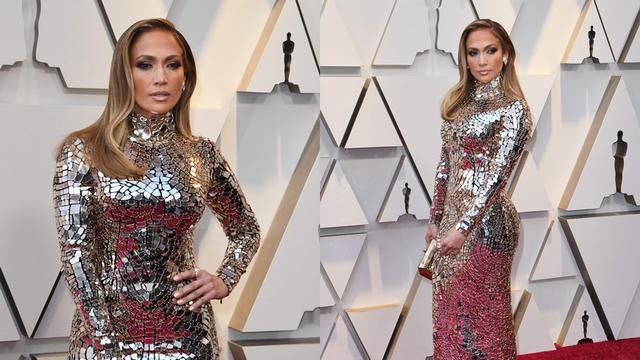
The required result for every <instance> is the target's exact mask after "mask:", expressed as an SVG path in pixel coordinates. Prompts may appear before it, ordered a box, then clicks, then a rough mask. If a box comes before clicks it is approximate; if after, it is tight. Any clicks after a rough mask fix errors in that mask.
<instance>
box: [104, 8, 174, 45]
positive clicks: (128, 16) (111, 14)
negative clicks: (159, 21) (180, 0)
mask: <svg viewBox="0 0 640 360" xmlns="http://www.w3.org/2000/svg"><path fill="white" fill-rule="evenodd" d="M100 1H102V5H103V6H104V10H105V12H106V13H107V16H108V18H109V19H108V20H109V23H110V24H111V29H113V34H114V35H115V37H116V40H117V39H118V38H120V35H122V33H123V32H124V31H125V30H127V28H128V27H129V26H131V24H133V23H134V22H136V21H138V20H143V19H149V18H166V17H167V14H168V13H169V9H171V4H173V0H137V1H128V0H100Z"/></svg>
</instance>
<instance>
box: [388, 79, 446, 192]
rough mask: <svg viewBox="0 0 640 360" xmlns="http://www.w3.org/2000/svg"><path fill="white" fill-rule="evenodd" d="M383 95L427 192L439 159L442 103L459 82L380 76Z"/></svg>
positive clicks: (430, 186)
mask: <svg viewBox="0 0 640 360" xmlns="http://www.w3.org/2000/svg"><path fill="white" fill-rule="evenodd" d="M378 81H379V83H380V86H381V87H382V92H383V93H384V96H385V98H386V99H387V101H388V102H389V106H390V107H391V112H392V113H393V116H394V118H395V119H396V122H397V124H398V127H399V128H400V132H401V133H402V136H403V137H404V140H405V142H406V144H407V147H408V150H409V152H410V153H411V156H412V157H413V160H414V161H415V163H416V166H417V167H418V171H419V173H420V177H421V178H422V181H423V182H424V183H425V186H427V189H428V190H432V189H433V179H434V178H435V173H436V164H437V163H438V161H439V159H440V148H441V144H442V140H441V139H440V126H441V124H442V118H441V117H440V102H441V101H442V98H443V97H444V94H445V93H446V92H447V90H449V88H450V87H451V86H453V85H454V84H455V82H456V78H454V77H453V76H447V77H435V76H412V77H409V76H393V77H392V76H384V77H378Z"/></svg>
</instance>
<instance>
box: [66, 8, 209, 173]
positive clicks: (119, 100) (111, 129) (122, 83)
mask: <svg viewBox="0 0 640 360" xmlns="http://www.w3.org/2000/svg"><path fill="white" fill-rule="evenodd" d="M154 30H161V31H166V32H167V33H169V34H171V35H173V37H174V38H175V39H176V40H177V42H178V44H179V45H180V48H181V49H182V60H183V66H184V75H185V87H184V91H183V92H182V95H181V97H180V99H179V100H178V103H177V104H176V106H175V107H174V108H173V110H172V112H173V116H174V119H175V122H176V129H177V131H178V133H180V134H181V135H183V136H185V137H187V138H192V137H193V135H192V133H191V125H190V120H189V102H190V100H191V95H192V94H193V91H194V89H195V86H196V79H197V77H196V66H195V60H194V58H193V53H192V52H191V48H190V47H189V44H188V43H187V41H186V39H185V38H184V36H182V34H181V33H180V32H179V31H178V30H177V29H176V28H175V26H174V25H173V24H172V23H171V22H170V21H168V20H165V19H147V20H141V21H138V22H136V23H134V24H133V25H131V26H130V27H129V28H128V29H127V30H126V31H125V32H124V33H123V34H122V36H120V39H118V42H117V43H116V46H115V49H114V51H113V57H112V59H111V71H110V74H109V89H108V91H107V104H106V105H105V108H104V110H103V112H102V114H101V115H100V117H98V119H97V120H96V121H95V122H94V123H93V124H91V125H89V126H88V127H86V128H84V129H81V130H78V131H75V132H73V133H71V134H69V135H68V136H67V137H66V138H65V139H64V141H63V142H62V145H61V146H60V148H59V149H58V150H59V151H60V150H61V149H62V147H63V146H64V145H65V144H67V143H69V142H71V141H74V140H75V139H78V138H79V139H81V140H82V141H83V142H84V143H85V144H86V148H87V149H88V153H89V155H90V159H91V163H92V165H93V166H94V167H95V168H96V169H98V170H99V171H101V172H102V173H104V174H105V175H107V176H110V177H114V178H135V177H140V176H142V175H144V174H145V172H146V169H144V168H139V167H137V166H136V165H135V164H133V163H132V162H130V161H129V159H127V157H126V156H125V154H124V152H123V151H122V150H123V146H124V143H125V140H126V136H127V134H128V132H129V127H130V124H129V121H128V116H129V114H130V113H131V112H132V111H133V108H134V105H135V91H134V85H133V76H132V72H131V48H132V46H133V44H134V43H135V42H136V40H137V39H138V38H139V37H140V35H142V34H144V33H146V32H149V31H154Z"/></svg>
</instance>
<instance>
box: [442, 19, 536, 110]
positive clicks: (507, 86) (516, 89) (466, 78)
mask: <svg viewBox="0 0 640 360" xmlns="http://www.w3.org/2000/svg"><path fill="white" fill-rule="evenodd" d="M480 29H486V30H489V31H490V32H491V33H492V34H493V35H494V36H495V37H496V38H498V40H499V41H500V47H501V48H502V52H503V53H504V54H506V55H507V63H506V64H505V65H504V66H503V67H502V87H503V92H504V94H505V96H507V97H509V98H513V99H524V95H523V93H522V88H520V82H519V81H518V75H517V74H516V68H515V65H514V64H515V61H516V50H515V48H514V46H513V42H511V38H510V37H509V34H508V33H507V32H506V30H505V29H504V28H503V27H502V25H500V24H499V23H497V22H495V21H493V20H490V19H479V20H475V21H473V22H472V23H470V24H469V25H467V27H466V28H465V29H464V31H462V35H461V36H460V44H459V45H458V73H459V74H460V80H459V81H458V83H457V84H455V85H454V86H453V87H452V88H451V89H450V90H449V92H447V95H446V96H445V97H444V100H443V101H442V105H441V107H440V111H441V115H442V118H443V119H445V120H448V121H452V120H454V119H455V118H456V115H457V112H458V110H460V107H461V106H462V104H463V103H464V102H465V98H466V97H467V96H468V95H469V94H470V93H471V90H472V89H473V75H471V71H470V70H469V69H468V68H467V38H468V37H469V34H471V33H472V32H474V31H476V30H480Z"/></svg>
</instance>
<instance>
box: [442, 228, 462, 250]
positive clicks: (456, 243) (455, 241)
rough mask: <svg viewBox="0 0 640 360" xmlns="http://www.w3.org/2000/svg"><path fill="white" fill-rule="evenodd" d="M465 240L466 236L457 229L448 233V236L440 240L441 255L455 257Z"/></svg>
mask: <svg viewBox="0 0 640 360" xmlns="http://www.w3.org/2000/svg"><path fill="white" fill-rule="evenodd" d="M464 240H465V236H464V235H462V233H460V232H459V231H458V230H456V229H451V230H449V231H448V232H447V235H445V236H444V238H443V239H442V240H440V243H439V244H438V249H440V253H441V254H442V255H453V254H455V253H457V252H458V251H460V248H461V247H462V245H463V244H464Z"/></svg>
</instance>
